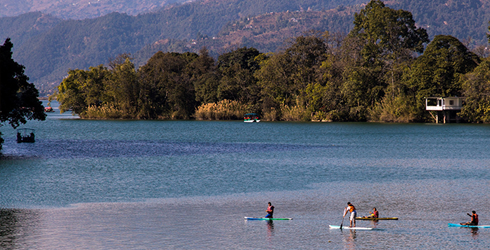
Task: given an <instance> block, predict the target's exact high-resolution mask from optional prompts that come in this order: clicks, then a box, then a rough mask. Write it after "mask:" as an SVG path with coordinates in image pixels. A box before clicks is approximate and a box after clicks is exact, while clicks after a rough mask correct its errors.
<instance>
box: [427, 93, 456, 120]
mask: <svg viewBox="0 0 490 250" xmlns="http://www.w3.org/2000/svg"><path fill="white" fill-rule="evenodd" d="M463 100H464V97H426V98H425V110H427V111H429V113H430V114H431V115H432V117H433V118H434V120H435V121H436V123H439V118H440V117H442V122H443V123H450V122H451V121H453V122H459V119H460V118H459V116H458V115H457V114H458V112H461V109H462V108H463ZM434 113H435V114H434Z"/></svg>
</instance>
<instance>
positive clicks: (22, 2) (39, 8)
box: [0, 0, 191, 20]
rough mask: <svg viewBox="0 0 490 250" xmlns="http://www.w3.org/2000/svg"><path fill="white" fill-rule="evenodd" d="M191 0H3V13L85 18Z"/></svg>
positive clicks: (0, 8) (132, 12)
mask: <svg viewBox="0 0 490 250" xmlns="http://www.w3.org/2000/svg"><path fill="white" fill-rule="evenodd" d="M190 1H191V0H57V1H53V0H2V3H1V5H2V6H0V17H12V16H19V15H22V14H25V13H29V12H42V13H44V14H50V15H52V16H55V17H58V18H61V19H66V20H67V19H85V18H95V17H100V16H104V15H107V14H109V13H112V12H119V13H126V14H129V15H137V14H140V13H148V12H152V11H158V10H160V9H161V8H162V7H165V6H168V5H170V4H174V3H184V2H190Z"/></svg>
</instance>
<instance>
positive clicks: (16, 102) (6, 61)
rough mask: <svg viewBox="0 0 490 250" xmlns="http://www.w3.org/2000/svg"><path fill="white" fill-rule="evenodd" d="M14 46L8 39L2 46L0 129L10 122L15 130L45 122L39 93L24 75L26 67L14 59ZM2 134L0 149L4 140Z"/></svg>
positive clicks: (0, 55)
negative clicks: (21, 125) (25, 125)
mask: <svg viewBox="0 0 490 250" xmlns="http://www.w3.org/2000/svg"><path fill="white" fill-rule="evenodd" d="M12 48H13V44H12V42H10V39H9V38H7V39H6V40H5V42H4V44H3V45H2V46H0V127H2V126H3V124H4V123H5V122H8V123H9V124H10V125H11V126H12V127H13V128H17V127H18V126H19V125H20V124H25V123H26V122H27V120H32V119H35V120H41V121H42V120H44V119H45V118H46V114H45V113H44V107H43V106H42V103H41V102H40V101H39V100H38V98H37V97H38V96H39V92H38V91H37V89H36V87H35V86H34V84H32V83H29V82H28V81H29V78H28V77H27V76H26V75H25V74H24V66H22V65H20V64H18V63H17V62H15V61H14V60H13V59H12ZM1 135H2V134H1V133H0V149H1V148H2V143H3V141H4V140H3V138H2V136H1Z"/></svg>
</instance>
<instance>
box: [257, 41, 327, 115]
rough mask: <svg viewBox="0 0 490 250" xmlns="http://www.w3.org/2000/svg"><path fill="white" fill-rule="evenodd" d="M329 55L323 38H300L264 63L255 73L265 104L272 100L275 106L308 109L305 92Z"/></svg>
mask: <svg viewBox="0 0 490 250" xmlns="http://www.w3.org/2000/svg"><path fill="white" fill-rule="evenodd" d="M326 52H327V46H326V44H325V43H324V41H323V40H322V39H321V38H319V37H316V36H307V37H305V36H300V37H297V38H296V39H295V40H294V42H293V43H292V44H291V45H290V46H289V47H288V48H286V49H285V50H284V51H283V52H279V53H276V54H274V55H273V56H271V57H270V58H269V59H267V60H265V61H263V63H262V65H261V68H260V70H258V71H257V73H256V77H257V79H258V84H259V86H260V87H261V91H262V93H261V95H262V99H263V101H266V102H270V101H272V103H273V105H275V106H276V107H277V106H279V105H288V106H291V105H302V106H308V103H307V100H306V98H305V97H306V92H305V90H306V88H307V86H308V85H309V84H312V83H315V81H316V80H317V69H318V68H319V67H320V66H321V64H322V61H323V60H324V59H325V55H326ZM267 100H269V101H267Z"/></svg>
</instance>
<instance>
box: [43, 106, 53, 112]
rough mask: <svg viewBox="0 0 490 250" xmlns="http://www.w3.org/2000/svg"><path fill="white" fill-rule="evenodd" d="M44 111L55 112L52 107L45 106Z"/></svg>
mask: <svg viewBox="0 0 490 250" xmlns="http://www.w3.org/2000/svg"><path fill="white" fill-rule="evenodd" d="M44 112H54V110H53V108H52V107H44Z"/></svg>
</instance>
